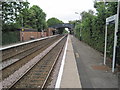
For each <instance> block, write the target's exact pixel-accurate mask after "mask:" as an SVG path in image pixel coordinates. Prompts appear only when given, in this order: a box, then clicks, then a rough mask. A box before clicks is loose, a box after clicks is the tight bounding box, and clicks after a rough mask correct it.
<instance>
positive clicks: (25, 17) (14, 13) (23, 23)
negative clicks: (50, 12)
mask: <svg viewBox="0 0 120 90" xmlns="http://www.w3.org/2000/svg"><path fill="white" fill-rule="evenodd" d="M2 16H3V17H2V22H3V31H11V30H16V29H17V28H21V27H24V28H34V29H37V30H38V31H41V30H44V29H45V28H46V27H47V23H46V14H45V13H44V12H43V10H42V9H41V8H40V7H39V6H37V5H33V6H32V7H31V8H29V3H28V2H17V0H15V2H9V1H8V2H2ZM4 26H6V27H4ZM9 27H10V28H9Z"/></svg>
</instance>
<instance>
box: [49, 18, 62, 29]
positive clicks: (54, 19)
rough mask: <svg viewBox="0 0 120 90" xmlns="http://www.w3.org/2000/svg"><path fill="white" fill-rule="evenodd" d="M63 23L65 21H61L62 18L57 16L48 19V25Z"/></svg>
mask: <svg viewBox="0 0 120 90" xmlns="http://www.w3.org/2000/svg"><path fill="white" fill-rule="evenodd" d="M61 23H63V22H62V21H60V20H59V19H57V18H54V17H53V18H50V19H48V20H47V25H48V27H50V26H53V25H56V24H61Z"/></svg>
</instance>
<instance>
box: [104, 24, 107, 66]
mask: <svg viewBox="0 0 120 90" xmlns="http://www.w3.org/2000/svg"><path fill="white" fill-rule="evenodd" d="M106 49H107V24H106V29H105V48H104V65H106Z"/></svg>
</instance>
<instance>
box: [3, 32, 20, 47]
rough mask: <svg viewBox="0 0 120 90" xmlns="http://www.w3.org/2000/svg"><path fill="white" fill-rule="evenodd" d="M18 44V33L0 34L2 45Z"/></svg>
mask: <svg viewBox="0 0 120 90" xmlns="http://www.w3.org/2000/svg"><path fill="white" fill-rule="evenodd" d="M17 42H20V33H19V32H18V31H16V32H15V31H11V32H2V45H6V44H11V43H17Z"/></svg>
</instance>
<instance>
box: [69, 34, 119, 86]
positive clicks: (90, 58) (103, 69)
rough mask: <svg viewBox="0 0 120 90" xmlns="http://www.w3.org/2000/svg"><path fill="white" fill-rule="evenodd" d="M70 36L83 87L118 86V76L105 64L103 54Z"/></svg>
mask: <svg viewBox="0 0 120 90" xmlns="http://www.w3.org/2000/svg"><path fill="white" fill-rule="evenodd" d="M70 37H71V39H72V44H73V49H74V54H75V58H76V63H77V68H78V73H79V76H80V80H81V85H82V88H118V78H117V77H118V76H117V75H116V74H113V73H112V72H111V68H109V67H107V66H104V65H103V55H102V54H101V53H100V52H98V51H96V50H94V49H93V48H91V47H90V46H88V45H87V44H85V43H83V42H81V41H79V40H78V39H76V38H75V37H74V36H70ZM69 58H71V57H70V56H69ZM68 60H69V59H68ZM69 66H70V65H69ZM68 70H69V69H68ZM73 77H74V76H73Z"/></svg>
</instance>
